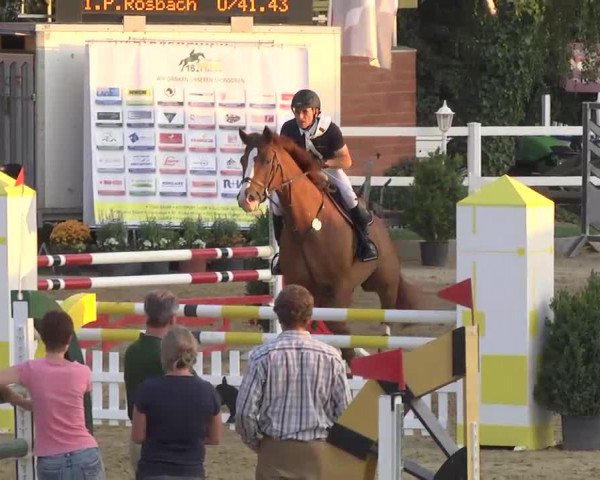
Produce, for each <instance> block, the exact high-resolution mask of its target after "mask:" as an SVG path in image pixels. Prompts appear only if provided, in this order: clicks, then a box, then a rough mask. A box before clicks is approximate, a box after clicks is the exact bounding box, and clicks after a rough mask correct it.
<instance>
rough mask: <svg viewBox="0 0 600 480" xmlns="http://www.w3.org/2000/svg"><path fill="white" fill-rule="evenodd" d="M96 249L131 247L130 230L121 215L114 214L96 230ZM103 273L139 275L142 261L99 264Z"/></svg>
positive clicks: (112, 249) (122, 250)
mask: <svg viewBox="0 0 600 480" xmlns="http://www.w3.org/2000/svg"><path fill="white" fill-rule="evenodd" d="M95 236H96V245H95V247H96V250H97V251H98V252H125V251H127V249H128V248H130V244H129V230H128V228H127V224H126V223H125V221H124V220H123V217H122V216H120V215H113V216H111V217H109V218H107V219H106V220H104V221H103V222H102V223H101V224H99V225H98V227H97V229H96V230H95ZM98 269H99V270H100V273H102V274H103V275H137V274H139V273H140V272H141V270H142V267H141V264H140V263H122V264H108V265H98Z"/></svg>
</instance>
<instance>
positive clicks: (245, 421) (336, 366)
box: [235, 330, 351, 448]
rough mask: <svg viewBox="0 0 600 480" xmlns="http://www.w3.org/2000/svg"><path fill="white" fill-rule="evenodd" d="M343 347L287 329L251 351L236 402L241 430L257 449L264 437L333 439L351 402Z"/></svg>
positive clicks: (252, 446) (243, 438)
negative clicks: (330, 436)
mask: <svg viewBox="0 0 600 480" xmlns="http://www.w3.org/2000/svg"><path fill="white" fill-rule="evenodd" d="M350 400H351V394H350V387H349V385H348V381H347V379H346V367H345V364H344V362H343V360H342V357H341V356H340V353H339V352H338V350H336V349H335V348H334V347H331V346H329V345H326V344H324V343H322V342H319V341H318V340H315V339H313V338H312V337H311V335H310V333H309V332H306V331H297V330H287V331H284V332H282V333H281V334H280V335H279V336H278V337H277V339H276V340H274V341H273V342H270V343H267V344H265V345H261V346H260V347H258V348H256V349H255V350H253V351H252V353H251V354H250V358H249V360H248V366H247V368H246V373H245V374H244V376H243V378H242V384H241V386H240V391H239V394H238V398H237V405H236V407H237V408H236V410H237V411H236V416H235V423H236V430H237V432H238V433H239V434H240V435H241V437H242V441H243V442H244V443H245V444H247V445H248V446H249V447H251V448H256V447H257V446H258V442H259V439H260V438H261V437H262V436H268V437H271V438H275V439H277V440H301V441H309V440H316V439H324V438H327V433H328V429H329V427H331V426H332V425H333V423H334V422H335V421H337V419H338V418H339V417H340V415H341V414H342V412H343V411H344V410H345V409H346V407H347V405H348V404H349V403H350Z"/></svg>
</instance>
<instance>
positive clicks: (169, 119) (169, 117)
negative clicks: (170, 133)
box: [163, 112, 177, 123]
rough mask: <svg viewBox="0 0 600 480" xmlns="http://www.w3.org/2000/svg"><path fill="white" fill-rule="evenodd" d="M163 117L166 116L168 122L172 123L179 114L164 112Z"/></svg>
mask: <svg viewBox="0 0 600 480" xmlns="http://www.w3.org/2000/svg"><path fill="white" fill-rule="evenodd" d="M163 115H164V116H165V118H166V119H167V121H168V122H169V123H171V122H172V121H173V119H174V118H175V116H176V115H177V114H176V113H174V112H163Z"/></svg>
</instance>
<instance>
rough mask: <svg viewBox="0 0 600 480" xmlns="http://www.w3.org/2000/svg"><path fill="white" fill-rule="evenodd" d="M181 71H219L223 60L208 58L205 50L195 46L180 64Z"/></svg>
mask: <svg viewBox="0 0 600 480" xmlns="http://www.w3.org/2000/svg"><path fill="white" fill-rule="evenodd" d="M177 66H178V67H179V70H180V71H181V72H217V71H220V70H221V62H220V61H218V60H211V59H208V58H206V55H204V53H203V52H197V51H196V49H195V48H193V49H192V50H191V51H190V53H189V54H188V55H187V57H184V58H182V59H181V60H180V61H179V63H178V65H177Z"/></svg>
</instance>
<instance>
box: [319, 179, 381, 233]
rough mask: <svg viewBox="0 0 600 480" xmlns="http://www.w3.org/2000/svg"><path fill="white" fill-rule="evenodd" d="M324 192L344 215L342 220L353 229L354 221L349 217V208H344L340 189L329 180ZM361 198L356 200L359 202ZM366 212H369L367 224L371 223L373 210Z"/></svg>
mask: <svg viewBox="0 0 600 480" xmlns="http://www.w3.org/2000/svg"><path fill="white" fill-rule="evenodd" d="M325 194H326V195H327V196H328V197H329V200H331V202H332V203H333V204H334V205H335V208H337V210H338V212H340V214H341V215H342V217H344V220H346V222H348V225H350V226H351V227H352V228H353V229H355V226H354V222H353V221H352V219H351V218H350V210H348V209H347V208H346V206H345V205H344V199H343V198H342V195H341V193H340V191H339V190H338V188H337V187H336V186H335V185H334V184H333V183H331V182H330V183H329V185H328V187H327V189H325ZM361 200H362V199H361V198H360V197H359V199H358V201H359V202H360V201H361ZM367 210H368V209H367ZM368 212H369V221H368V225H371V224H372V223H373V212H372V211H371V210H368Z"/></svg>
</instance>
